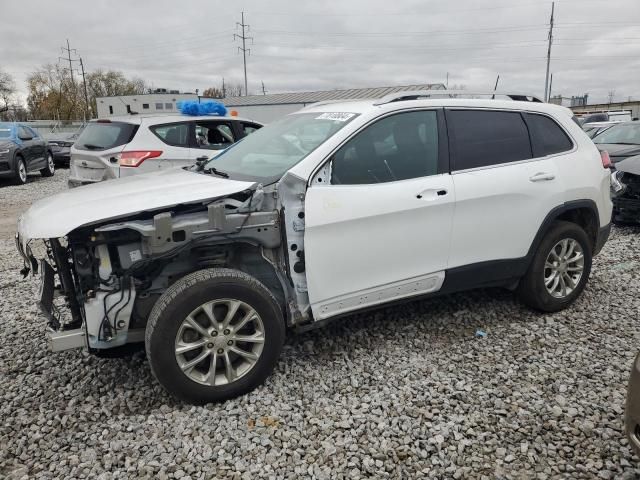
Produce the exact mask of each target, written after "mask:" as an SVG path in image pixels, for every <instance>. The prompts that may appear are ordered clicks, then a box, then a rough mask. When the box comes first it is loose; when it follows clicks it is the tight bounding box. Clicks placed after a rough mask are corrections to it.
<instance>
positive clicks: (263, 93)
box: [261, 82, 267, 95]
mask: <svg viewBox="0 0 640 480" xmlns="http://www.w3.org/2000/svg"><path fill="white" fill-rule="evenodd" d="M261 83H262V95H266V94H267V91H266V90H265V89H264V82H261Z"/></svg>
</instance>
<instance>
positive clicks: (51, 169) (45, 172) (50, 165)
mask: <svg viewBox="0 0 640 480" xmlns="http://www.w3.org/2000/svg"><path fill="white" fill-rule="evenodd" d="M55 172H56V166H55V163H54V162H53V155H51V152H47V165H46V166H45V167H44V168H43V169H42V170H40V174H41V175H42V176H43V177H53V174H54V173H55Z"/></svg>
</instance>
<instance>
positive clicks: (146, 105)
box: [96, 91, 209, 118]
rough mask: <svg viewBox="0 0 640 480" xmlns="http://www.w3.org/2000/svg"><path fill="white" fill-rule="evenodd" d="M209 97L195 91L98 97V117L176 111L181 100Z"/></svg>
mask: <svg viewBox="0 0 640 480" xmlns="http://www.w3.org/2000/svg"><path fill="white" fill-rule="evenodd" d="M198 99H200V100H202V99H207V100H209V99H208V98H207V97H200V96H198V95H196V94H195V93H178V92H176V91H171V92H162V93H159V92H155V93H144V94H141V95H120V96H117V97H98V98H96V103H97V105H98V118H106V117H112V116H114V115H127V114H129V113H134V112H135V113H157V114H163V113H176V112H178V106H177V105H176V104H177V103H178V102H180V101H181V100H196V101H198Z"/></svg>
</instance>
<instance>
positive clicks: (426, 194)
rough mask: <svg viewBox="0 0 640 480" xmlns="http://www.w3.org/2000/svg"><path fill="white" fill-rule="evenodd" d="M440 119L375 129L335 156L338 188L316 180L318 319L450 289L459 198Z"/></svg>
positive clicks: (308, 220) (311, 288) (310, 212)
mask: <svg viewBox="0 0 640 480" xmlns="http://www.w3.org/2000/svg"><path fill="white" fill-rule="evenodd" d="M441 115H442V112H441V111H438V110H418V111H407V112H402V113H396V114H393V115H389V116H386V117H384V118H382V119H380V120H377V121H376V122H375V123H372V124H370V125H369V126H367V127H366V128H364V129H363V130H361V131H360V132H358V133H357V134H356V135H355V136H354V137H352V138H351V139H350V140H348V141H347V142H346V143H345V144H344V145H343V146H342V147H341V148H340V149H339V150H338V151H337V152H336V153H335V154H334V155H333V156H332V160H331V181H330V183H327V181H326V178H324V179H323V181H319V180H320V177H319V175H320V174H318V175H316V177H315V178H314V181H312V184H311V186H310V187H309V189H308V191H307V195H306V199H305V224H306V225H305V252H304V258H305V264H306V275H307V284H308V293H309V299H310V303H311V308H312V311H313V315H314V318H315V319H318V320H319V319H322V318H327V317H331V316H334V315H339V314H341V313H345V312H348V311H351V310H356V309H360V308H363V307H366V306H369V305H376V304H380V303H385V302H388V301H393V300H396V299H400V298H406V297H411V296H416V295H421V294H425V293H429V292H433V291H437V290H438V289H439V288H440V286H441V285H442V281H443V279H444V270H445V269H446V267H447V261H448V255H449V243H450V234H451V225H452V218H453V213H454V203H455V192H454V188H453V182H452V179H451V175H449V173H447V171H446V170H447V168H446V165H447V159H446V158H445V157H446V155H447V153H446V145H443V143H446V142H445V141H444V140H443V139H444V138H446V136H444V132H443V131H442V128H439V127H438V125H439V124H441V120H442V117H441ZM323 170H324V171H325V172H326V168H325V169H323Z"/></svg>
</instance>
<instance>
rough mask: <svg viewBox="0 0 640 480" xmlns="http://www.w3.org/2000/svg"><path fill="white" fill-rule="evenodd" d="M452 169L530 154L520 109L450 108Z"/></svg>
mask: <svg viewBox="0 0 640 480" xmlns="http://www.w3.org/2000/svg"><path fill="white" fill-rule="evenodd" d="M447 126H448V129H449V133H450V135H449V141H450V143H451V152H452V157H453V167H452V169H453V170H466V169H468V168H478V167H486V166H489V165H498V164H500V163H508V162H517V161H519V160H526V159H529V158H532V157H533V155H532V151H531V143H530V141H529V132H528V130H527V126H526V124H525V123H524V120H523V119H522V116H521V115H520V113H519V112H496V111H482V110H449V111H448V112H447Z"/></svg>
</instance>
